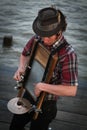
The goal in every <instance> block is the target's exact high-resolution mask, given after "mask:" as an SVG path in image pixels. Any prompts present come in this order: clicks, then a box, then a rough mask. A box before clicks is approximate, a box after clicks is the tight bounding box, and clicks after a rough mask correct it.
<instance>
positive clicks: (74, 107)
mask: <svg viewBox="0 0 87 130" xmlns="http://www.w3.org/2000/svg"><path fill="white" fill-rule="evenodd" d="M15 70H16V68H14V67H13V68H12V67H8V66H0V130H9V124H10V122H11V119H12V115H13V114H12V113H11V112H10V111H8V109H7V103H8V101H9V100H10V99H11V98H13V97H15V96H16V94H17V92H16V91H15V90H14V86H15V81H14V80H13V74H14V72H15ZM50 126H51V128H52V130H87V84H86V83H82V84H80V85H79V87H78V92H77V95H76V96H75V97H60V98H59V100H58V112H57V116H56V119H55V120H54V121H53V122H52V123H51V124H50ZM26 130H29V125H27V126H26Z"/></svg>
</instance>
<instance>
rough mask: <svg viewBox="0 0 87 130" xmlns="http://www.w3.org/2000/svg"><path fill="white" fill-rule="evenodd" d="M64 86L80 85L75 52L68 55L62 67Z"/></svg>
mask: <svg viewBox="0 0 87 130" xmlns="http://www.w3.org/2000/svg"><path fill="white" fill-rule="evenodd" d="M61 81H62V84H69V85H71V86H72V85H76V86H77V85H78V63H77V55H76V54H75V52H72V53H70V54H67V55H66V57H65V58H64V62H63V65H62V75H61Z"/></svg>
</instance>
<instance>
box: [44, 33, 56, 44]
mask: <svg viewBox="0 0 87 130" xmlns="http://www.w3.org/2000/svg"><path fill="white" fill-rule="evenodd" d="M57 38H58V37H57V35H53V36H51V37H42V41H43V42H44V44H45V45H47V46H51V45H53V44H54V43H55V42H56V40H57Z"/></svg>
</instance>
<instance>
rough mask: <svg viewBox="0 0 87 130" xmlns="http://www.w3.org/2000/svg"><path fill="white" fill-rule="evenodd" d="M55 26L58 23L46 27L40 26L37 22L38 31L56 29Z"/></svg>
mask: <svg viewBox="0 0 87 130" xmlns="http://www.w3.org/2000/svg"><path fill="white" fill-rule="evenodd" d="M57 26H58V23H53V24H50V25H46V26H41V25H40V23H39V22H38V23H37V27H38V29H40V30H42V31H46V32H47V31H52V30H54V29H56V28H57Z"/></svg>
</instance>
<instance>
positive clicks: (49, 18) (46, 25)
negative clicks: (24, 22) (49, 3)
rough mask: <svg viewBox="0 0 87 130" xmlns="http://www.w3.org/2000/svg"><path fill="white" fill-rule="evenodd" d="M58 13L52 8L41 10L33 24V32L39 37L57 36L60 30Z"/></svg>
mask: <svg viewBox="0 0 87 130" xmlns="http://www.w3.org/2000/svg"><path fill="white" fill-rule="evenodd" d="M60 17H61V16H60V13H59V12H58V11H57V10H56V9H55V8H53V7H47V8H44V9H41V10H40V11H39V12H38V16H37V17H36V19H35V20H34V22H33V25H32V28H33V30H34V32H35V33H36V34H37V35H39V36H41V37H49V36H52V35H54V34H57V33H58V32H59V31H60V29H61V24H60V23H61V18H60Z"/></svg>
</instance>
